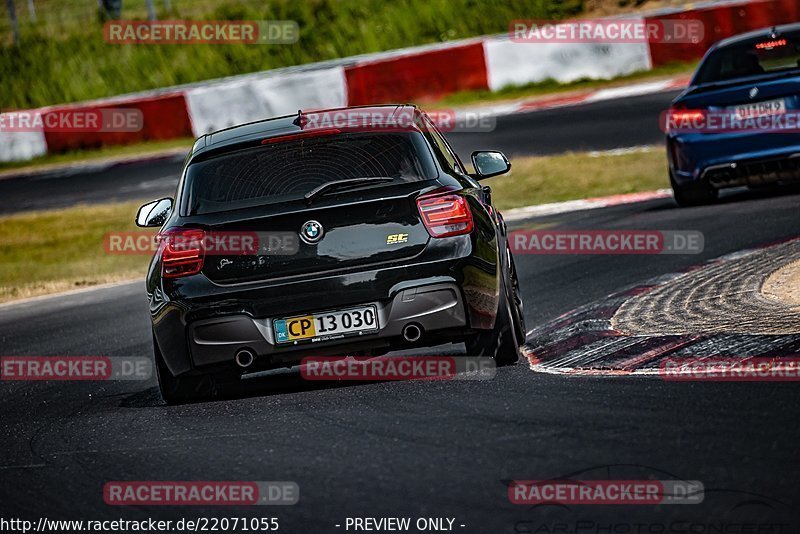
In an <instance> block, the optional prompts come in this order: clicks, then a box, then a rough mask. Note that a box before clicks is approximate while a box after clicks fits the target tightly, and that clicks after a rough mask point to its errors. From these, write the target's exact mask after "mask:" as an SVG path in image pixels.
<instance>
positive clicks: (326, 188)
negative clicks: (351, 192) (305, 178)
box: [303, 176, 394, 204]
mask: <svg viewBox="0 0 800 534" xmlns="http://www.w3.org/2000/svg"><path fill="white" fill-rule="evenodd" d="M393 181H394V178H390V177H388V176H374V177H365V178H349V179H347V180H334V181H332V182H328V183H324V184H322V185H321V186H319V187H315V188H314V189H312V190H311V191H309V192H308V193H306V194H305V195H303V198H305V200H306V203H309V204H310V203H311V201H312V200H313V199H314V198H315V197H317V196H320V195H322V194H324V193H327V192H330V191H333V190H334V189H344V188H347V187H350V186H354V185H362V184H379V183H382V182H393Z"/></svg>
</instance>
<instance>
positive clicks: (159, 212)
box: [136, 198, 172, 228]
mask: <svg viewBox="0 0 800 534" xmlns="http://www.w3.org/2000/svg"><path fill="white" fill-rule="evenodd" d="M171 211H172V199H171V198H162V199H160V200H154V201H153V202H148V203H147V204H145V205H144V206H142V207H141V208H139V211H138V212H137V213H136V226H141V227H143V228H151V227H154V226H155V227H158V226H163V225H164V223H165V222H167V218H168V217H169V214H170V212H171Z"/></svg>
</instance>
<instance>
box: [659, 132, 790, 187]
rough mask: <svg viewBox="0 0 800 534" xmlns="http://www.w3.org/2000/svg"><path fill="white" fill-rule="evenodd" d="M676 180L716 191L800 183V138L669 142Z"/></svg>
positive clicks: (711, 137)
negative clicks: (705, 185) (703, 184)
mask: <svg viewBox="0 0 800 534" xmlns="http://www.w3.org/2000/svg"><path fill="white" fill-rule="evenodd" d="M667 154H668V158H669V164H670V171H671V174H672V177H673V180H674V181H675V182H676V183H677V184H678V185H687V184H691V183H706V184H709V185H710V186H712V187H713V188H715V189H724V188H728V187H740V186H754V187H755V186H760V185H771V184H775V185H781V184H788V183H797V182H800V135H798V134H761V135H760V136H752V135H747V136H742V135H738V136H734V135H704V134H691V135H682V136H670V137H668V138H667Z"/></svg>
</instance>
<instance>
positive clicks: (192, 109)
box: [186, 67, 347, 136]
mask: <svg viewBox="0 0 800 534" xmlns="http://www.w3.org/2000/svg"><path fill="white" fill-rule="evenodd" d="M186 105H187V107H188V109H189V117H190V118H191V120H192V132H193V133H194V134H195V135H196V136H200V135H203V134H205V133H208V132H213V131H215V130H219V129H221V128H227V127H229V126H235V125H237V124H242V123H245V122H252V121H257V120H261V119H268V118H270V117H277V116H280V115H289V114H292V113H297V110H298V109H306V110H310V109H320V108H338V107H343V106H346V105H347V81H346V78H345V74H344V68H342V67H334V68H329V69H320V70H310V71H302V72H296V73H289V74H282V75H280V76H253V77H247V78H246V79H240V80H236V81H233V82H228V83H220V84H214V85H210V86H208V87H198V88H193V89H189V90H187V91H186Z"/></svg>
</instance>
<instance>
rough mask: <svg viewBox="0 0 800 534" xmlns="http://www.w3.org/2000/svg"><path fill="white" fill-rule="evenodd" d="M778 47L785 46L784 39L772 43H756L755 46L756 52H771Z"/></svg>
mask: <svg viewBox="0 0 800 534" xmlns="http://www.w3.org/2000/svg"><path fill="white" fill-rule="evenodd" d="M779 46H786V39H775V40H774V41H767V42H765V43H758V44H757V45H756V49H757V50H772V49H773V48H778V47H779Z"/></svg>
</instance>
